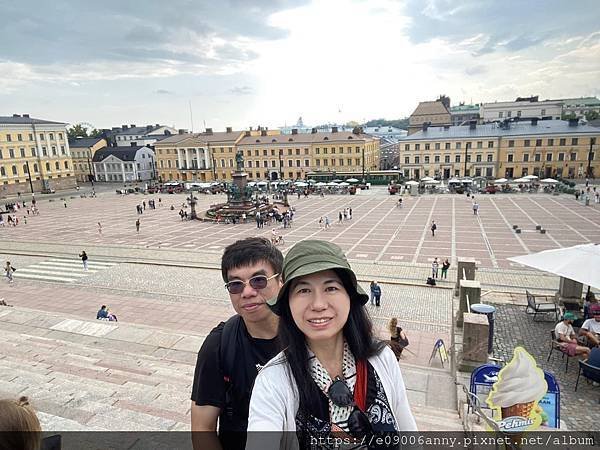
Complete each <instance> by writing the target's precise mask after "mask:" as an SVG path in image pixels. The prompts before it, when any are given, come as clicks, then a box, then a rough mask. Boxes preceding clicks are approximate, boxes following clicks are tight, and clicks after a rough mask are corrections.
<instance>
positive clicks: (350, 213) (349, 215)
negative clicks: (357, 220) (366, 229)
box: [348, 208, 352, 220]
mask: <svg viewBox="0 0 600 450" xmlns="http://www.w3.org/2000/svg"><path fill="white" fill-rule="evenodd" d="M348 220H352V208H348Z"/></svg>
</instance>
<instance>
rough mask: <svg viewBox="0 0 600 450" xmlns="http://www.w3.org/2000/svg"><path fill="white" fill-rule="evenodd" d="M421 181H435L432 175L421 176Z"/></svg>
mask: <svg viewBox="0 0 600 450" xmlns="http://www.w3.org/2000/svg"><path fill="white" fill-rule="evenodd" d="M421 181H423V182H427V181H433V178H431V177H423V178H421Z"/></svg>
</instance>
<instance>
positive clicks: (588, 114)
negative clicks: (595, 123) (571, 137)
mask: <svg viewBox="0 0 600 450" xmlns="http://www.w3.org/2000/svg"><path fill="white" fill-rule="evenodd" d="M599 117H600V114H598V111H588V112H586V113H585V120H587V121H588V122H589V121H590V120H596V119H598V118H599Z"/></svg>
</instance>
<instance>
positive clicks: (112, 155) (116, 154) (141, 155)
mask: <svg viewBox="0 0 600 450" xmlns="http://www.w3.org/2000/svg"><path fill="white" fill-rule="evenodd" d="M92 162H93V166H94V177H95V179H96V181H107V182H115V181H116V182H119V181H122V182H124V183H125V182H133V181H146V180H152V179H155V178H156V176H155V175H156V165H155V161H154V152H153V151H152V149H151V148H150V147H147V146H134V145H132V146H130V147H105V148H103V149H100V150H98V151H96V153H94V157H93V159H92Z"/></svg>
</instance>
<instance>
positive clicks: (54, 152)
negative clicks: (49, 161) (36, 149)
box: [52, 145, 56, 156]
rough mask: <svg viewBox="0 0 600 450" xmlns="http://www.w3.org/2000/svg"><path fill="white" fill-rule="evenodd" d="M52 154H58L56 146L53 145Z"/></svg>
mask: <svg viewBox="0 0 600 450" xmlns="http://www.w3.org/2000/svg"><path fill="white" fill-rule="evenodd" d="M52 156H56V147H55V146H54V145H53V146H52Z"/></svg>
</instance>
